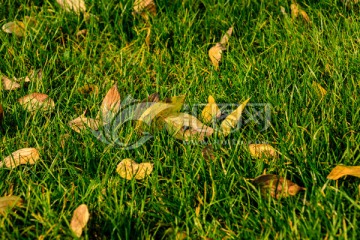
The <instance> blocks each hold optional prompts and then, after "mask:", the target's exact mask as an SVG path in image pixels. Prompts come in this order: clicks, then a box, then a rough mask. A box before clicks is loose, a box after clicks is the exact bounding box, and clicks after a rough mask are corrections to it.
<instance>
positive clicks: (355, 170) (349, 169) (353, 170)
mask: <svg viewBox="0 0 360 240" xmlns="http://www.w3.org/2000/svg"><path fill="white" fill-rule="evenodd" d="M346 175H350V176H354V177H358V178H360V166H342V165H340V166H336V167H335V168H334V169H333V170H332V171H331V172H330V174H329V175H328V176H327V178H328V179H331V180H338V179H339V178H341V177H343V176H346Z"/></svg>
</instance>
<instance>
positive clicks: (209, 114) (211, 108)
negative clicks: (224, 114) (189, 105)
mask: <svg viewBox="0 0 360 240" xmlns="http://www.w3.org/2000/svg"><path fill="white" fill-rule="evenodd" d="M201 116H202V119H203V120H204V121H205V122H206V123H208V122H211V121H213V120H214V119H215V118H219V117H220V116H221V111H220V108H219V107H218V105H217V104H216V102H215V99H214V98H213V97H212V96H209V98H208V104H206V106H205V107H204V109H203V111H202V113H201Z"/></svg>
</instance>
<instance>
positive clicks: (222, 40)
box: [220, 27, 234, 47]
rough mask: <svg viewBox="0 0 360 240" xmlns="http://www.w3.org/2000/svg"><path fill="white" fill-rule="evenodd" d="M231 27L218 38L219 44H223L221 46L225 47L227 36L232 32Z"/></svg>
mask: <svg viewBox="0 0 360 240" xmlns="http://www.w3.org/2000/svg"><path fill="white" fill-rule="evenodd" d="M233 29H234V28H233V27H230V28H229V30H227V32H226V33H225V34H224V36H223V37H222V38H221V40H220V44H221V45H222V46H223V47H226V45H227V44H228V42H229V38H230V36H231V34H232V32H233Z"/></svg>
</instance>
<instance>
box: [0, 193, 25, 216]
mask: <svg viewBox="0 0 360 240" xmlns="http://www.w3.org/2000/svg"><path fill="white" fill-rule="evenodd" d="M22 203H23V200H22V199H21V197H18V196H5V197H0V214H4V213H5V212H6V209H11V208H13V207H15V206H17V207H21V206H22Z"/></svg>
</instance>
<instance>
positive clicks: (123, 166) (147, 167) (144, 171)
mask: <svg viewBox="0 0 360 240" xmlns="http://www.w3.org/2000/svg"><path fill="white" fill-rule="evenodd" d="M152 171H153V164H151V163H140V164H138V163H136V162H135V161H134V160H132V159H130V158H126V159H124V160H122V161H121V162H120V163H119V164H118V165H117V168H116V172H117V173H118V174H119V175H120V177H122V178H125V179H127V180H131V179H133V178H135V179H136V180H142V179H144V178H145V177H147V176H149V175H150V174H151V172H152Z"/></svg>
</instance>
